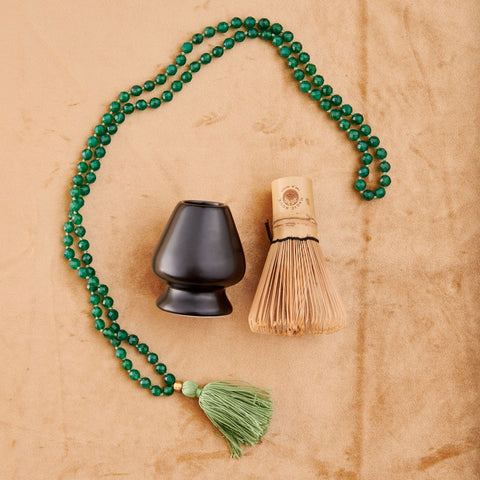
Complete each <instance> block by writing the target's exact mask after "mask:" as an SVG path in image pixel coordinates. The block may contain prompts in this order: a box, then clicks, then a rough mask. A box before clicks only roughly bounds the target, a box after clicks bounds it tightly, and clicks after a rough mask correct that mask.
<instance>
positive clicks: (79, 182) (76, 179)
mask: <svg viewBox="0 0 480 480" xmlns="http://www.w3.org/2000/svg"><path fill="white" fill-rule="evenodd" d="M72 182H73V184H74V185H77V186H79V185H83V177H82V176H81V175H75V176H74V177H73V178H72Z"/></svg>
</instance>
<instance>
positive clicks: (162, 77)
mask: <svg viewBox="0 0 480 480" xmlns="http://www.w3.org/2000/svg"><path fill="white" fill-rule="evenodd" d="M166 81H167V76H166V75H165V74H164V73H159V74H158V75H157V76H156V77H155V83H156V84H157V85H163V84H164V83H165V82H166Z"/></svg>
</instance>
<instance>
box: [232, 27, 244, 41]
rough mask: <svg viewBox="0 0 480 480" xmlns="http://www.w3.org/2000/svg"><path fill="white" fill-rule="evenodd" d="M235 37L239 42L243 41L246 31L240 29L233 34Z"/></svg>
mask: <svg viewBox="0 0 480 480" xmlns="http://www.w3.org/2000/svg"><path fill="white" fill-rule="evenodd" d="M233 39H234V40H235V41H236V42H237V43H241V42H243V41H244V40H245V33H244V32H242V31H241V30H239V31H238V32H235V35H234V36H233Z"/></svg>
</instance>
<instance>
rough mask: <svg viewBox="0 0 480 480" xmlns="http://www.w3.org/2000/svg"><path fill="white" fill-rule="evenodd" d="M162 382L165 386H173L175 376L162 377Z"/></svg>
mask: <svg viewBox="0 0 480 480" xmlns="http://www.w3.org/2000/svg"><path fill="white" fill-rule="evenodd" d="M163 380H164V381H165V383H166V384H167V385H173V384H174V383H175V375H173V373H167V374H166V375H165V376H164V377H163Z"/></svg>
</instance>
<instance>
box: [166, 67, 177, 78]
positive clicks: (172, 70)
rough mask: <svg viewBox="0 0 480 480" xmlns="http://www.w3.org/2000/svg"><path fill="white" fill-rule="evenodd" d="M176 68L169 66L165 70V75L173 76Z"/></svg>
mask: <svg viewBox="0 0 480 480" xmlns="http://www.w3.org/2000/svg"><path fill="white" fill-rule="evenodd" d="M177 70H178V69H177V66H176V65H169V66H168V67H167V68H166V69H165V72H166V73H167V75H170V76H173V75H175V74H176V73H177Z"/></svg>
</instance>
